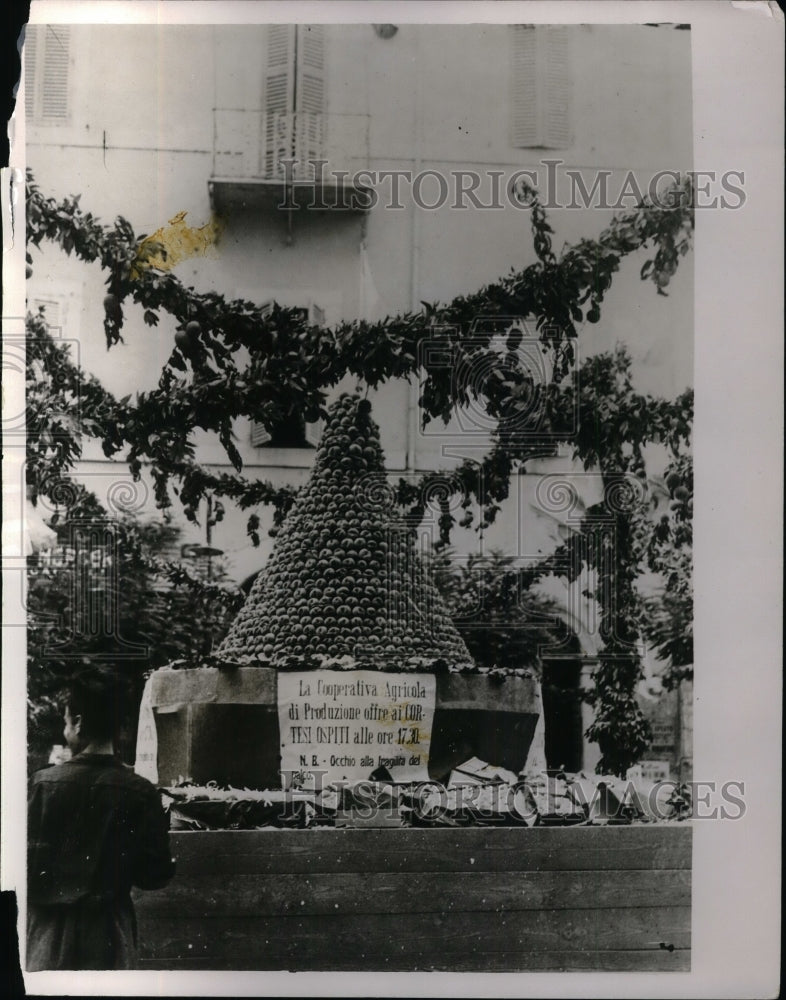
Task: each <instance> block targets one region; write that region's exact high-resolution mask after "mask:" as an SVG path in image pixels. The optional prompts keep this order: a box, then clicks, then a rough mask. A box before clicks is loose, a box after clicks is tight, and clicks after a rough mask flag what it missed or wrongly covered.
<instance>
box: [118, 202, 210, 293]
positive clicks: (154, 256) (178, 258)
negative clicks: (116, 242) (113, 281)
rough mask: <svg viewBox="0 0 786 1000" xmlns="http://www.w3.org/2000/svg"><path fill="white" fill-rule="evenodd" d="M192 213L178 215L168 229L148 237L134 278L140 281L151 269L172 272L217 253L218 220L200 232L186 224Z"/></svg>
mask: <svg viewBox="0 0 786 1000" xmlns="http://www.w3.org/2000/svg"><path fill="white" fill-rule="evenodd" d="M187 215H188V212H178V213H177V215H176V216H174V218H172V219H170V220H169V222H168V224H167V225H166V226H162V227H161V229H157V230H156V231H155V232H154V233H153V234H152V235H151V236H146V237H145V239H143V240H142V242H141V243H140V244H139V247H138V249H137V253H136V258H135V259H134V264H133V266H132V268H131V278H132V279H133V278H138V277H139V276H140V274H141V273H142V272H143V271H147V270H149V269H150V268H151V267H153V268H155V269H156V270H158V271H171V270H172V268H173V267H176V266H177V265H178V264H180V263H181V262H182V261H184V260H189V259H190V258H191V257H206V256H208V255H209V254H211V253H213V252H214V251H215V245H216V241H217V240H218V236H219V233H220V228H221V226H220V223H219V222H218V220H217V219H211V220H210V222H208V223H206V224H205V225H204V226H200V227H199V228H198V229H193V228H192V227H191V226H187V225H186V216H187Z"/></svg>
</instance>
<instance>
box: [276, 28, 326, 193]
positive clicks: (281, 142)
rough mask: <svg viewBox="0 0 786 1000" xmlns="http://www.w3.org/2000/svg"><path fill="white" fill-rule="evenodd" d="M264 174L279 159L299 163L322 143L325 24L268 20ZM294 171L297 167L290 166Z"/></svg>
mask: <svg viewBox="0 0 786 1000" xmlns="http://www.w3.org/2000/svg"><path fill="white" fill-rule="evenodd" d="M263 108H264V111H265V123H264V133H265V157H264V169H265V176H266V177H270V178H276V177H277V176H279V175H280V174H281V172H282V171H281V168H280V166H279V164H280V162H281V160H282V159H290V158H291V159H294V160H296V161H298V164H300V165H301V167H300V170H301V171H302V170H303V166H302V165H305V164H306V163H307V162H308V161H309V160H315V159H320V158H321V157H322V156H323V153H324V149H325V128H326V119H325V29H324V25H321V24H271V25H269V26H268V35H267V67H266V70H265V92H264V95H263ZM295 169H296V172H297V170H298V168H295Z"/></svg>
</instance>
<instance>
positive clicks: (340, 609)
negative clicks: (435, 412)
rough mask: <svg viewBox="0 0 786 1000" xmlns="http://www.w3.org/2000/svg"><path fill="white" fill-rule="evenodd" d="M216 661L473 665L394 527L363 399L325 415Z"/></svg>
mask: <svg viewBox="0 0 786 1000" xmlns="http://www.w3.org/2000/svg"><path fill="white" fill-rule="evenodd" d="M218 656H219V658H221V659H224V660H231V661H235V662H241V663H242V662H245V663H266V664H270V665H272V666H275V667H278V668H284V669H286V668H287V667H289V668H293V667H297V666H298V665H300V664H305V663H309V662H313V664H314V665H315V666H318V665H321V664H324V666H325V667H328V666H331V661H335V660H342V659H343V665H345V666H346V665H355V666H358V667H364V668H366V669H374V668H375V669H380V670H382V669H393V670H417V669H421V670H424V669H429V668H430V667H432V666H433V665H435V664H436V663H437V661H442V663H443V664H444V665H445V666H447V667H448V668H451V669H455V668H457V667H462V666H471V665H472V658H471V656H470V654H469V652H468V650H467V647H466V646H465V644H464V641H463V640H462V638H461V637H460V636H459V634H458V632H457V631H456V628H455V626H454V625H453V623H452V622H451V620H450V617H449V615H448V612H447V609H446V607H445V604H444V602H443V600H442V598H441V596H440V595H439V593H438V591H437V590H436V588H435V587H434V585H433V583H432V581H431V580H430V578H428V576H427V575H426V574H425V573H424V570H423V566H422V563H421V561H420V559H419V557H418V554H417V551H416V548H415V538H414V535H413V533H412V532H411V531H409V530H407V529H406V527H405V526H404V525H403V524H402V521H401V518H400V517H397V514H396V508H395V505H394V499H393V494H392V491H391V489H390V487H389V486H388V484H387V480H386V476H385V466H384V457H383V453H382V448H381V447H380V443H379V428H378V427H377V425H376V424H375V422H374V420H373V419H372V417H371V405H370V403H369V402H368V400H365V399H362V398H360V397H359V396H357V395H351V394H348V393H344V394H343V395H342V396H341V397H340V398H339V399H338V400H337V401H336V402H335V403H334V404H333V405H332V406H331V407H330V409H329V411H328V417H327V420H326V425H325V431H324V434H323V436H322V440H321V441H320V444H319V447H318V449H317V453H316V458H315V462H314V466H313V469H312V471H311V475H310V477H309V479H308V482H307V483H306V485H305V486H304V487H303V488H302V489H301V490H300V492H299V493H298V495H297V498H296V500H295V502H294V504H293V506H292V508H291V510H290V511H289V513H288V514H287V517H286V520H285V521H284V524H283V526H282V528H281V531H280V532H279V534H278V536H277V538H276V541H275V545H274V548H273V552H272V554H271V556H270V559H269V560H268V563H267V565H266V566H265V568H264V569H263V570H262V572H261V573H260V574H259V575H258V576H257V578H256V580H255V581H254V585H253V587H252V588H251V591H250V593H249V595H248V598H247V600H246V603H245V604H244V605H243V607H242V608H241V610H240V612H239V613H238V615H237V617H236V618H235V620H234V622H233V623H232V626H231V628H230V630H229V632H228V634H227V636H226V638H225V639H224V641H223V643H222V644H221V646H220V648H219V649H218Z"/></svg>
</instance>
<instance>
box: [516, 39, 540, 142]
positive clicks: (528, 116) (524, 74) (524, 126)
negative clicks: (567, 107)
mask: <svg viewBox="0 0 786 1000" xmlns="http://www.w3.org/2000/svg"><path fill="white" fill-rule="evenodd" d="M511 90H512V93H511V95H510V97H511V101H510V103H511V142H512V144H513V145H514V146H516V147H518V148H526V147H527V146H537V145H538V102H537V91H538V51H537V36H536V34H535V28H533V27H529V26H527V25H525V24H515V25H514V26H513V84H512V88H511Z"/></svg>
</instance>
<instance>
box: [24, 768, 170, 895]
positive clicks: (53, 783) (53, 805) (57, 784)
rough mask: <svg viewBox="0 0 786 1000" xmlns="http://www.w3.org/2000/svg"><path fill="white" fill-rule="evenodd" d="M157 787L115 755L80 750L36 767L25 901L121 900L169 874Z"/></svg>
mask: <svg viewBox="0 0 786 1000" xmlns="http://www.w3.org/2000/svg"><path fill="white" fill-rule="evenodd" d="M168 828H169V822H168V818H167V816H166V813H165V812H164V810H163V808H162V806H161V801H160V799H159V795H158V792H157V790H156V789H155V787H154V786H153V785H151V784H150V782H149V781H146V780H145V779H144V778H141V777H140V776H139V775H137V774H135V773H134V772H133V770H132V769H131V768H129V767H127V766H126V765H125V764H122V763H121V762H120V761H119V760H117V759H116V758H115V757H111V756H104V755H100V754H80V755H78V756H76V757H75V758H74V759H73V760H70V761H68V762H67V763H65V764H60V765H58V766H56V767H49V768H44V769H43V770H41V771H37V772H36V773H35V774H34V775H33V777H32V778H31V781H30V798H29V803H28V901H29V902H30V903H33V904H35V905H38V906H50V905H53V904H61V905H62V904H66V905H68V904H73V903H76V902H78V901H86V902H90V901H95V902H104V903H111V902H112V901H117V902H122V901H123V900H127V899H128V897H129V893H130V890H131V886H132V885H135V886H139V888H141V889H159V888H161V887H162V886H164V885H166V883H167V882H168V881H169V880H170V879H171V878H172V875H173V874H174V869H175V866H174V862H173V861H172V858H171V855H170V852H169V833H168Z"/></svg>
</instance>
